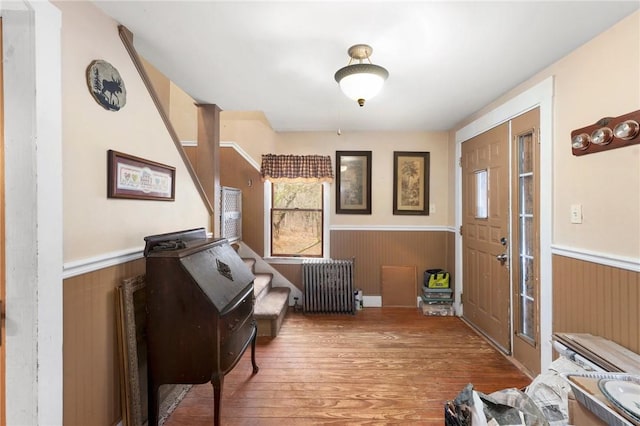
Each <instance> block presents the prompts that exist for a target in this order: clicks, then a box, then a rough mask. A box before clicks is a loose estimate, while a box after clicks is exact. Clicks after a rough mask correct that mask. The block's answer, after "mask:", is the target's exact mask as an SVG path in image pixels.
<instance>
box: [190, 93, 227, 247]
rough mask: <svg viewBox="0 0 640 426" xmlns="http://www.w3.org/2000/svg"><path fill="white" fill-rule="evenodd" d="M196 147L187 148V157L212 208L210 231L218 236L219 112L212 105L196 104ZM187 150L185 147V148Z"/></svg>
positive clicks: (217, 108)
mask: <svg viewBox="0 0 640 426" xmlns="http://www.w3.org/2000/svg"><path fill="white" fill-rule="evenodd" d="M197 107H198V146H197V147H188V149H189V150H190V151H191V152H190V154H189V157H190V158H191V159H192V162H194V164H193V167H194V168H195V170H196V174H197V175H198V178H199V179H200V183H201V184H202V187H203V188H204V192H205V194H206V195H207V198H208V199H209V202H210V203H211V204H212V206H213V215H212V217H211V222H212V223H211V229H212V230H213V235H214V236H215V237H219V236H220V111H221V109H220V108H219V107H218V106H217V105H214V104H198V105H197ZM185 149H187V147H185Z"/></svg>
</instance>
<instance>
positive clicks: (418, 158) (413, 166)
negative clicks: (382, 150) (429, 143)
mask: <svg viewBox="0 0 640 426" xmlns="http://www.w3.org/2000/svg"><path fill="white" fill-rule="evenodd" d="M393 214H397V215H429V153H428V152H403V151H394V152H393Z"/></svg>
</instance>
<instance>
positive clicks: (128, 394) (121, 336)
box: [115, 275, 192, 426]
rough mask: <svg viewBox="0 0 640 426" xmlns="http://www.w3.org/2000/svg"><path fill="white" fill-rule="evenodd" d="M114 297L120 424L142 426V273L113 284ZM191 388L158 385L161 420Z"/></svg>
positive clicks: (144, 410) (144, 293)
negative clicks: (120, 407) (118, 368)
mask: <svg viewBox="0 0 640 426" xmlns="http://www.w3.org/2000/svg"><path fill="white" fill-rule="evenodd" d="M115 296H116V338H117V343H118V362H119V367H120V403H121V404H122V420H123V424H124V426H145V425H147V423H148V418H147V417H148V416H147V413H148V401H147V396H148V392H147V338H146V333H145V330H146V324H147V318H146V306H147V288H146V283H145V276H144V275H138V276H135V277H132V278H126V279H125V280H124V281H123V282H122V285H120V286H118V287H116V289H115ZM191 387H192V386H191V385H175V384H172V385H164V386H161V387H160V393H159V395H158V398H159V404H160V409H159V418H160V419H161V420H163V419H165V420H166V418H167V417H168V416H169V414H170V413H171V411H172V410H173V409H174V408H175V407H176V405H177V404H178V402H180V401H181V400H182V399H183V398H184V397H185V395H186V394H187V392H188V391H189V389H191Z"/></svg>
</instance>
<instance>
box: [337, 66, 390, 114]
mask: <svg viewBox="0 0 640 426" xmlns="http://www.w3.org/2000/svg"><path fill="white" fill-rule="evenodd" d="M388 76H389V72H388V71H387V70H386V69H384V68H382V67H381V66H379V65H374V64H354V65H347V66H346V67H344V68H340V69H339V70H338V71H337V72H336V74H335V79H336V81H337V82H338V83H339V84H340V89H342V92H344V94H345V95H346V96H347V97H348V98H351V99H353V100H355V101H358V104H359V105H360V106H363V105H364V102H365V101H366V100H368V99H371V98H373V97H374V96H376V95H377V94H378V93H380V91H381V90H382V86H383V84H384V81H385V80H386V79H387V77H388Z"/></svg>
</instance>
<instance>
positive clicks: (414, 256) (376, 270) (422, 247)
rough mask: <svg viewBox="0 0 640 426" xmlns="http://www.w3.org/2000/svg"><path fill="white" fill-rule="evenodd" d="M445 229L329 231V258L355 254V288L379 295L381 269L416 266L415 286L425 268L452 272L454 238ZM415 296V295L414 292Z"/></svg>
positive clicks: (420, 286)
mask: <svg viewBox="0 0 640 426" xmlns="http://www.w3.org/2000/svg"><path fill="white" fill-rule="evenodd" d="M449 234H453V233H452V232H448V231H368V230H367V231H363V230H334V231H331V257H332V258H334V259H350V258H352V257H355V287H356V288H359V289H361V290H362V291H363V293H364V295H365V296H374V295H381V294H382V291H381V284H380V268H381V267H382V265H389V266H394V265H395V266H415V267H416V270H417V274H418V289H419V290H421V288H422V284H421V282H422V274H423V273H424V271H425V270H426V269H434V268H441V269H445V270H447V271H449V272H450V273H451V281H450V282H452V283H453V282H454V279H453V271H454V264H453V263H452V262H453V259H454V247H453V241H454V238H451V237H450V235H449ZM416 296H417V294H416Z"/></svg>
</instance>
